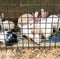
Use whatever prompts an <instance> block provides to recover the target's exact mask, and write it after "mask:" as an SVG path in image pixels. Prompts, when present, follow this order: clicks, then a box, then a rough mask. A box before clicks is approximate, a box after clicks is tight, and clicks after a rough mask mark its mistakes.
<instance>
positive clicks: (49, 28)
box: [38, 15, 60, 39]
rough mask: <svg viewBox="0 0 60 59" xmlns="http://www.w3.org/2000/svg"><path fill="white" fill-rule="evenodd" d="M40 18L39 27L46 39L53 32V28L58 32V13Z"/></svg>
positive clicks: (59, 22)
mask: <svg viewBox="0 0 60 59" xmlns="http://www.w3.org/2000/svg"><path fill="white" fill-rule="evenodd" d="M39 20H40V21H39V22H38V23H39V24H40V26H39V28H40V30H41V33H42V34H43V36H44V37H45V38H46V39H48V37H49V36H50V35H51V34H52V33H53V28H54V29H55V30H56V32H57V31H58V30H59V28H60V18H59V17H58V16H57V15H50V16H49V17H47V18H44V19H43V18H40V19H39Z"/></svg>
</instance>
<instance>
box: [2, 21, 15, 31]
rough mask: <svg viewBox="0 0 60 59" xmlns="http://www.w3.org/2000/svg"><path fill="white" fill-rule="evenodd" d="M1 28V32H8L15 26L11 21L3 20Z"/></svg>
mask: <svg viewBox="0 0 60 59" xmlns="http://www.w3.org/2000/svg"><path fill="white" fill-rule="evenodd" d="M1 28H2V29H1V30H2V31H6V30H7V31H9V30H11V29H14V28H15V24H14V22H12V21H8V20H5V21H3V22H2V23H1Z"/></svg>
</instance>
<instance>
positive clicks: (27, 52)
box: [0, 48, 60, 59]
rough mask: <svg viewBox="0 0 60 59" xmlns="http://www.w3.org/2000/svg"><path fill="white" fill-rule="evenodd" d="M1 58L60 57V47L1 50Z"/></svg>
mask: <svg viewBox="0 0 60 59" xmlns="http://www.w3.org/2000/svg"><path fill="white" fill-rule="evenodd" d="M0 59H60V48H50V49H49V48H45V49H44V48H40V49H37V48H34V49H33V48H30V49H27V48H25V49H21V48H20V49H18V50H17V49H13V50H12V49H7V50H1V51H0Z"/></svg>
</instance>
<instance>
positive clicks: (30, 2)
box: [0, 0, 60, 48]
mask: <svg viewBox="0 0 60 59" xmlns="http://www.w3.org/2000/svg"><path fill="white" fill-rule="evenodd" d="M0 20H1V21H0V26H1V32H0V42H1V44H0V48H13V47H16V48H18V47H23V48H24V47H27V48H30V47H33V48H34V47H38V48H40V47H44V48H45V47H57V46H58V47H59V46H60V28H59V27H60V26H59V25H60V24H59V22H60V2H59V0H0ZM2 43H3V44H2Z"/></svg>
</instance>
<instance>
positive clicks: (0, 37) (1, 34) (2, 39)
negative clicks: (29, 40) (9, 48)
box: [0, 31, 7, 43]
mask: <svg viewBox="0 0 60 59" xmlns="http://www.w3.org/2000/svg"><path fill="white" fill-rule="evenodd" d="M6 34H7V31H5V32H0V42H2V43H5V39H6Z"/></svg>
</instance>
